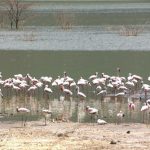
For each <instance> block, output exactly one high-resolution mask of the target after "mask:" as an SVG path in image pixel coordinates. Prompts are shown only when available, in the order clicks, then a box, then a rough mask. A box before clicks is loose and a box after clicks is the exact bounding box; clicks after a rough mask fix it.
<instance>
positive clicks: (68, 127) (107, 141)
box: [0, 120, 150, 150]
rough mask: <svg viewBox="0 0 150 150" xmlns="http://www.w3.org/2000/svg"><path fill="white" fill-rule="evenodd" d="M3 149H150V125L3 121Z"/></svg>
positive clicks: (0, 143) (0, 146) (0, 140)
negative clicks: (45, 123)
mask: <svg viewBox="0 0 150 150" xmlns="http://www.w3.org/2000/svg"><path fill="white" fill-rule="evenodd" d="M0 127H1V128H0V150H85V149H86V150H102V149H111V150H117V149H119V150H121V149H122V150H129V149H130V150H137V149H142V150H149V149H150V125H145V124H119V125H116V124H106V125H97V124H93V123H71V122H69V123H64V122H61V123H49V124H48V125H47V126H44V123H43V121H42V120H40V121H34V122H28V123H27V126H26V127H21V122H13V123H12V122H0Z"/></svg>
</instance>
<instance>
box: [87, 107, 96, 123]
mask: <svg viewBox="0 0 150 150" xmlns="http://www.w3.org/2000/svg"><path fill="white" fill-rule="evenodd" d="M86 111H87V112H88V113H89V114H90V115H91V122H92V116H94V118H95V116H96V117H97V118H98V109H96V108H93V107H90V106H86Z"/></svg>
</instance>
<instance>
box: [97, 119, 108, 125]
mask: <svg viewBox="0 0 150 150" xmlns="http://www.w3.org/2000/svg"><path fill="white" fill-rule="evenodd" d="M97 124H98V125H104V124H107V122H106V121H105V120H102V119H98V120H97Z"/></svg>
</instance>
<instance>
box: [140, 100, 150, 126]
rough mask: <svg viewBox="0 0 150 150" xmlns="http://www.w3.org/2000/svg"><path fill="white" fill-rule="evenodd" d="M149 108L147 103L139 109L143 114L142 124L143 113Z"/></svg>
mask: <svg viewBox="0 0 150 150" xmlns="http://www.w3.org/2000/svg"><path fill="white" fill-rule="evenodd" d="M149 107H150V106H149V104H148V103H144V105H143V106H142V107H141V111H142V112H143V123H144V120H145V113H146V112H147V111H148V109H149Z"/></svg>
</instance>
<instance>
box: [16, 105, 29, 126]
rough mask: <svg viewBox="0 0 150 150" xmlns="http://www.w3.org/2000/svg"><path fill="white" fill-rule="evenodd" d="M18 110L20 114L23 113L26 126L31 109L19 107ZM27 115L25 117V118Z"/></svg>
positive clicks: (23, 123) (23, 124)
mask: <svg viewBox="0 0 150 150" xmlns="http://www.w3.org/2000/svg"><path fill="white" fill-rule="evenodd" d="M16 111H17V112H18V113H20V114H22V126H26V121H27V114H28V113H29V112H30V110H29V109H27V108H23V107H20V108H19V107H17V108H16ZM24 116H25V118H24Z"/></svg>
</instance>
